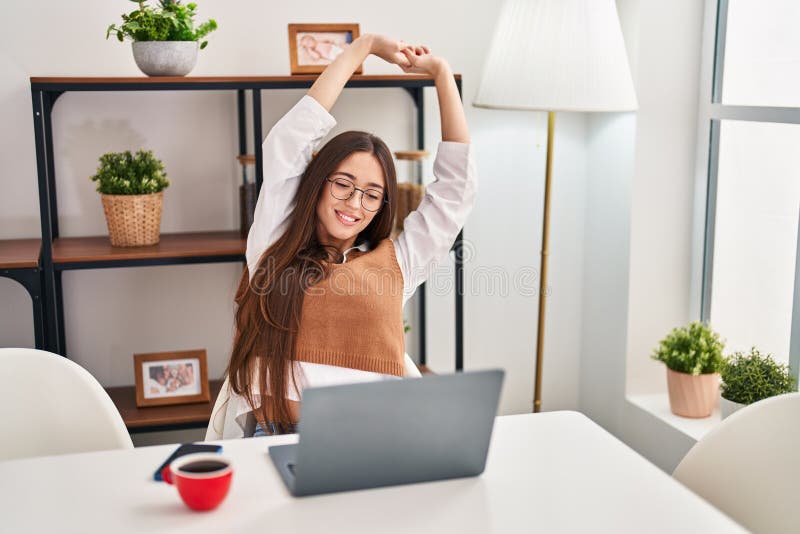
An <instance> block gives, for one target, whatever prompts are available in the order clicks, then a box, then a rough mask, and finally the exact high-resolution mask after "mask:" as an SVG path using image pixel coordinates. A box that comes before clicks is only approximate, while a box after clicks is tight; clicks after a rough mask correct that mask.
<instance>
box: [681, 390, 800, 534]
mask: <svg viewBox="0 0 800 534" xmlns="http://www.w3.org/2000/svg"><path fill="white" fill-rule="evenodd" d="M798 446H800V393H790V394H787V395H780V396H777V397H772V398H769V399H765V400H763V401H759V402H756V403H754V404H751V405H750V406H747V407H745V408H743V409H741V410H739V411H738V412H736V413H734V414H733V415H731V416H729V417H728V418H726V419H725V420H724V421H722V422H721V423H720V424H719V426H718V427H717V428H715V429H714V430H712V431H711V432H709V433H708V434H707V435H706V436H705V437H704V438H703V439H701V440H700V441H699V442H697V444H696V445H695V446H694V447H692V449H691V450H690V451H689V452H688V453H687V454H686V456H685V457H684V459H683V460H682V461H681V463H680V465H678V467H677V468H676V469H675V472H674V473H673V476H674V477H675V478H676V479H677V480H679V481H680V482H682V483H683V484H684V485H685V486H687V487H688V488H689V489H691V490H692V491H694V492H695V493H697V494H698V495H700V496H701V497H703V498H704V499H706V500H707V501H708V502H710V503H711V504H713V505H714V506H716V507H717V508H719V509H720V510H722V511H723V512H724V513H726V514H727V515H729V516H730V517H731V518H733V519H734V520H735V521H737V522H738V523H740V524H741V525H742V526H744V527H745V528H747V529H749V530H751V531H753V532H770V533H781V532H793V533H796V532H798V531H800V530H799V529H800V507H799V506H797V495H798V489H799V488H800V454H798V450H797V449H798ZM673 512H674V513H680V510H674V511H673Z"/></svg>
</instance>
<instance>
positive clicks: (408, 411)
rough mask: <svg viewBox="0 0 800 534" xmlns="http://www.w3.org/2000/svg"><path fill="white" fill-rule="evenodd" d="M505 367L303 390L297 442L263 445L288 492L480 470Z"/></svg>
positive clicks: (339, 488)
mask: <svg viewBox="0 0 800 534" xmlns="http://www.w3.org/2000/svg"><path fill="white" fill-rule="evenodd" d="M503 376H504V373H503V371H501V370H490V371H474V372H467V373H456V374H450V375H428V376H424V377H422V378H409V379H404V380H396V381H387V382H371V383H367V384H353V385H344V386H332V387H323V388H309V389H306V390H305V391H304V392H303V404H302V407H301V413H300V420H301V424H300V429H299V434H300V436H299V442H298V443H296V444H291V445H276V446H272V447H270V448H269V455H270V458H272V461H273V463H274V464H275V467H276V468H277V469H278V472H279V473H280V474H281V477H282V478H283V481H284V483H285V484H286V487H287V488H288V489H289V491H290V492H291V493H292V495H294V496H297V497H300V496H304V495H318V494H322V493H333V492H338V491H350V490H358V489H367V488H378V487H383V486H393V485H397V484H410V483H415V482H427V481H432V480H444V479H450V478H460V477H470V476H477V475H479V474H481V473H482V472H483V470H484V467H485V466H486V454H487V452H488V449H489V440H490V438H491V436H492V427H493V426H494V417H495V414H496V412H497V403H498V399H499V397H500V388H501V386H502V383H503Z"/></svg>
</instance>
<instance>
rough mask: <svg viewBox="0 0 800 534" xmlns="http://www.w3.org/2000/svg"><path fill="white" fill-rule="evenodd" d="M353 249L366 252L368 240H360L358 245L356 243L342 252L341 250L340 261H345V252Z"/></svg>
mask: <svg viewBox="0 0 800 534" xmlns="http://www.w3.org/2000/svg"><path fill="white" fill-rule="evenodd" d="M353 250H359V251H361V252H367V251H368V250H369V241H362V242H361V244H360V245H356V246H355V247H350V248H348V249H347V250H345V251H344V252H342V263H345V262H346V261H347V254H348V253H349V252H350V251H353Z"/></svg>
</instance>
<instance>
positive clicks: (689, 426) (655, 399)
mask: <svg viewBox="0 0 800 534" xmlns="http://www.w3.org/2000/svg"><path fill="white" fill-rule="evenodd" d="M626 398H627V400H628V402H630V403H631V404H633V405H634V406H637V407H639V408H641V409H642V410H644V411H646V412H648V413H650V414H652V415H654V416H655V417H657V418H659V419H661V420H662V421H664V422H665V423H667V424H668V425H670V426H672V427H673V428H675V429H677V430H679V431H681V432H683V433H684V434H686V435H687V436H689V437H690V438H692V439H694V440H696V441H699V440H700V438H702V437H703V436H705V435H706V434H707V433H708V431H709V430H711V429H712V428H714V427H715V426H716V425H717V424H719V422H720V420H721V419H720V415H719V407H716V408H714V412H713V413H712V414H711V415H710V416H709V417H706V418H703V419H690V418H688V417H680V416H678V415H675V414H674V413H672V412H671V411H670V409H669V397H668V396H667V394H666V393H655V394H650V395H628V396H627V397H626Z"/></svg>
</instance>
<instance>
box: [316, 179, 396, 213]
mask: <svg viewBox="0 0 800 534" xmlns="http://www.w3.org/2000/svg"><path fill="white" fill-rule="evenodd" d="M327 180H328V181H329V182H330V183H331V195H333V198H335V199H337V200H349V199H350V197H352V196H353V195H355V193H356V191H361V207H363V208H364V209H365V210H367V211H378V210H379V209H381V206H383V205H384V204H385V203H386V202H388V201H389V199H388V198H386V197H384V195H383V191H381V190H380V189H359V188H358V187H356V185H355V184H354V183H353V182H351V181H350V180H347V179H345V178H328V179H327Z"/></svg>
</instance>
